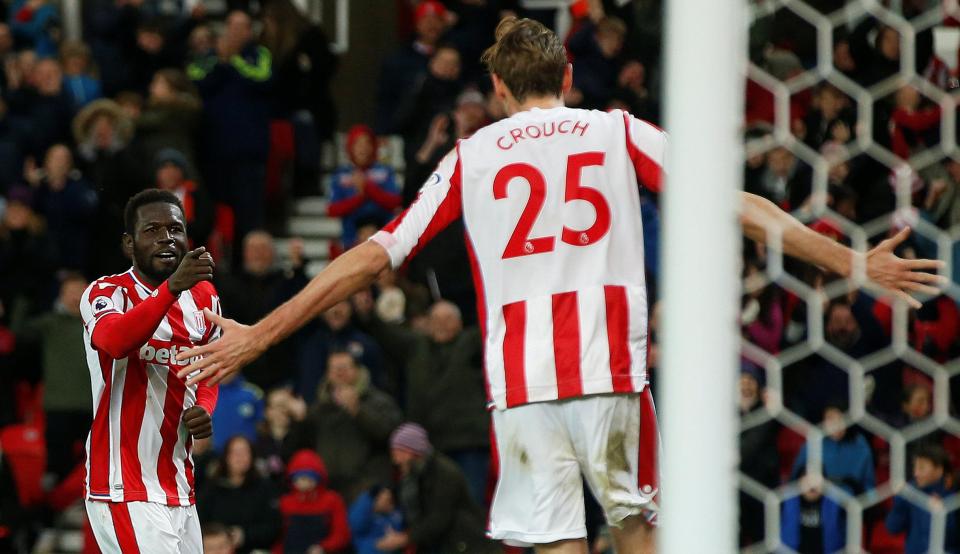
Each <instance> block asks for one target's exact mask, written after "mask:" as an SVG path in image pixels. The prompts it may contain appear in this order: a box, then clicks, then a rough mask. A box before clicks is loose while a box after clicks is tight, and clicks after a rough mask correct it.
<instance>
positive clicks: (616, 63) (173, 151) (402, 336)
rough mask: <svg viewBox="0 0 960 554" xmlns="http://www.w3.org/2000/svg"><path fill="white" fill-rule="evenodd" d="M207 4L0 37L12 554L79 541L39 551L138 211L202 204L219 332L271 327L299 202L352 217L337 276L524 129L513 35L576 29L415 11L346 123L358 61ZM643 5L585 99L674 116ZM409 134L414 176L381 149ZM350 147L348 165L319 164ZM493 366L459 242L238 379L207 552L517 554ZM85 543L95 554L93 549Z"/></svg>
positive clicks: (0, 206)
mask: <svg viewBox="0 0 960 554" xmlns="http://www.w3.org/2000/svg"><path fill="white" fill-rule="evenodd" d="M187 4H188V3H178V2H162V1H157V0H92V1H89V2H83V3H82V37H83V40H67V39H65V38H64V35H65V32H64V27H65V25H64V14H62V13H61V10H60V6H59V5H58V4H57V3H56V2H53V1H50V0H14V1H12V2H7V3H6V4H5V6H6V8H7V10H6V11H5V13H4V14H3V16H2V17H0V21H2V22H0V58H2V59H3V62H4V63H3V71H2V72H0V195H2V196H0V551H4V552H6V551H24V552H25V551H32V548H33V547H34V544H35V543H38V541H39V543H38V544H39V546H38V548H46V549H48V550H50V549H56V548H58V547H54V546H51V543H50V541H49V540H47V541H46V542H45V541H44V539H45V538H46V539H49V538H50V537H49V535H50V530H51V529H57V528H59V527H62V526H64V525H67V526H69V525H68V524H65V523H64V520H65V515H64V514H65V513H66V512H69V511H70V509H71V507H75V506H77V504H78V503H79V502H80V501H81V499H82V496H83V478H84V471H85V468H84V452H83V444H84V441H85V440H86V436H87V434H88V432H89V429H90V422H91V417H92V406H91V393H90V377H89V370H88V368H87V364H86V359H85V353H84V349H83V343H82V340H81V335H82V332H83V324H82V322H81V319H80V314H79V303H80V297H81V295H82V292H83V290H84V289H85V288H86V286H87V285H88V284H89V282H90V281H91V280H92V279H94V278H97V277H98V276H101V275H109V274H114V273H120V272H123V271H125V270H126V269H127V268H128V267H129V265H130V262H129V260H127V259H125V258H124V257H123V254H122V252H121V249H120V236H121V234H122V233H123V232H124V222H123V208H124V205H125V203H126V201H127V199H128V198H129V197H130V196H132V195H133V194H135V193H137V192H139V191H141V190H143V189H146V188H151V187H156V188H160V189H164V190H168V191H171V192H173V193H174V194H176V195H177V197H178V198H180V199H181V200H182V202H183V205H184V210H185V216H186V219H187V224H188V232H189V236H190V239H191V243H192V245H193V246H198V245H205V246H206V247H207V248H208V250H209V251H210V252H212V253H213V255H214V257H215V259H216V261H217V268H218V269H217V273H216V276H215V280H214V284H215V286H216V288H217V290H218V292H219V294H220V298H221V302H222V306H223V313H224V314H225V315H227V316H229V317H231V318H234V319H236V320H238V321H240V322H244V323H252V322H254V321H256V320H257V319H259V318H260V317H262V316H263V315H264V314H266V313H267V312H268V311H270V310H271V309H273V308H274V307H276V306H277V305H279V304H280V303H282V302H283V301H284V300H285V299H287V298H289V297H290V296H291V295H292V294H293V293H295V292H296V291H297V290H299V288H301V287H302V286H303V285H304V284H305V283H306V281H307V275H306V269H307V267H306V266H307V262H308V260H307V257H306V253H305V247H304V242H303V241H302V240H299V239H297V238H296V237H292V240H289V241H288V242H287V243H286V244H288V245H289V247H288V250H289V251H288V252H281V253H278V252H277V251H276V246H275V241H274V239H275V237H279V236H285V235H286V234H287V225H286V224H287V217H288V215H289V213H290V206H291V205H292V203H294V202H295V201H296V199H297V198H299V197H303V196H317V195H322V196H324V197H325V198H326V199H327V200H328V216H329V217H331V218H337V219H339V221H340V223H341V225H340V226H341V229H342V232H341V235H340V237H339V240H337V241H335V244H333V245H332V246H331V248H330V252H329V256H331V257H332V256H336V255H337V254H338V253H340V252H342V251H343V250H344V249H346V248H349V247H351V246H352V245H354V244H356V243H358V242H360V241H363V240H365V239H366V238H367V237H369V236H370V234H371V233H372V232H373V231H374V230H376V229H377V228H378V227H379V226H381V225H383V224H385V223H386V222H387V221H389V220H390V219H392V218H393V217H394V216H395V215H396V214H397V213H399V211H400V210H401V209H402V207H403V206H405V205H408V204H409V203H410V202H411V201H412V200H413V199H414V198H415V196H416V192H417V188H418V187H419V184H420V183H422V182H424V181H425V180H426V178H427V177H429V175H430V173H431V172H432V171H433V167H434V166H435V165H436V164H437V162H438V161H439V160H440V159H441V158H442V157H443V156H444V155H445V154H446V152H448V151H449V150H450V149H451V148H452V147H453V145H454V144H455V142H456V140H457V139H458V138H462V137H465V136H468V135H470V134H471V133H473V132H474V131H476V130H477V129H479V128H480V127H482V126H483V125H485V124H486V123H488V122H490V121H493V120H495V119H498V118H501V117H503V115H504V114H503V111H502V108H501V106H500V105H499V104H498V103H497V102H496V101H493V99H492V94H491V93H490V90H489V89H490V83H489V79H488V78H487V77H486V75H485V74H484V72H483V70H482V68H481V66H480V63H479V56H480V53H481V52H482V51H483V49H484V48H486V47H487V46H488V45H490V44H491V43H492V42H493V29H494V27H495V26H496V24H497V23H498V21H499V20H500V19H501V18H502V17H504V16H506V15H508V14H518V15H521V16H528V17H534V18H537V19H541V20H544V21H546V22H549V23H550V24H553V23H554V22H555V21H558V20H559V19H560V18H558V17H557V15H558V14H557V12H556V10H553V9H529V8H527V7H526V6H524V4H525V3H524V2H521V1H508V0H503V1H494V0H490V1H477V0H462V1H457V0H451V1H446V2H437V1H429V0H423V1H408V0H398V1H397V2H396V11H397V13H398V22H397V25H398V35H399V36H401V37H403V44H402V45H401V46H399V47H398V48H397V49H396V50H395V51H384V52H382V53H381V54H382V64H381V67H380V68H379V69H376V68H374V69H373V70H372V71H370V73H369V75H368V76H367V80H368V81H369V82H370V83H375V84H376V86H371V87H370V89H369V94H370V95H371V96H375V106H376V109H375V110H374V111H372V112H371V114H370V118H369V120H367V121H342V120H341V119H340V118H339V117H338V110H337V109H336V106H335V102H334V99H333V93H332V81H333V80H334V79H336V75H337V72H338V63H339V60H338V56H337V55H335V54H334V53H333V51H332V49H331V44H330V39H329V37H328V36H327V34H326V32H325V31H324V30H323V29H322V28H321V27H320V26H318V25H316V24H314V23H313V22H311V20H310V19H308V18H307V17H306V16H305V15H304V14H302V13H301V12H300V11H299V10H298V9H297V8H296V7H295V5H294V4H293V3H292V2H291V1H290V0H266V1H261V2H244V1H237V2H233V1H229V2H227V3H226V6H221V8H222V9H214V8H213V7H208V6H214V4H213V3H204V2H199V3H194V4H191V5H187ZM640 9H641V7H640V6H639V5H633V4H631V3H629V2H627V3H625V2H616V1H612V2H606V3H603V2H599V1H592V0H591V1H590V2H578V3H576V4H575V5H574V6H572V8H571V12H570V14H569V15H570V16H571V17H572V25H570V28H569V31H568V33H567V43H568V46H569V51H570V55H571V58H572V59H573V61H574V63H575V64H576V67H577V73H576V83H575V88H574V90H572V91H571V93H570V94H569V96H568V98H567V102H568V104H570V105H574V106H582V107H587V108H595V109H608V108H614V107H620V108H627V109H629V110H630V111H631V112H633V113H635V114H637V115H640V116H642V117H646V118H648V119H650V120H653V121H657V120H658V105H657V100H656V94H655V93H654V92H653V90H654V88H655V87H650V89H649V90H648V82H650V80H651V77H652V78H653V79H655V78H656V73H655V68H656V67H658V65H659V51H658V46H656V47H648V46H645V45H648V44H649V45H658V44H659V40H658V39H657V37H656V36H655V34H653V35H651V34H650V33H649V32H644V31H642V30H641V27H640V25H639V24H638V23H637V19H638V17H639V15H640V12H639V10H640ZM643 9H644V10H647V11H649V10H651V9H652V10H653V11H654V13H657V14H658V13H659V8H658V7H653V8H650V7H645V8H643ZM562 15H568V14H565V13H564V14H562ZM657 17H659V16H657ZM647 68H650V69H649V70H648V69H647ZM651 72H652V73H651ZM365 93H366V92H365ZM338 136H343V137H345V140H342V141H337V140H336V139H337V138H338ZM391 136H399V137H401V138H402V144H403V145H404V146H403V149H402V153H401V154H402V159H403V163H402V165H397V166H395V165H394V164H392V163H391V160H390V159H387V158H386V157H385V156H383V153H382V152H383V148H382V145H383V144H384V143H385V141H386V138H387V137H391ZM341 142H342V144H343V148H344V152H342V153H339V155H337V156H334V157H335V158H337V159H342V160H343V163H342V164H340V165H337V166H333V167H329V166H325V165H324V163H323V162H322V160H323V159H325V158H324V156H323V155H322V154H323V149H325V148H326V149H330V148H336V145H338V144H340V143H341ZM645 209H649V210H650V212H651V214H655V210H656V208H655V202H654V199H652V198H651V199H650V202H649V205H648V206H647V207H646V208H645ZM481 360H482V358H481V339H480V331H479V329H478V325H477V321H476V310H475V300H474V297H473V288H472V278H471V274H470V270H469V266H468V261H467V257H466V253H465V252H464V247H463V244H462V227H461V226H457V225H454V226H452V228H451V229H448V230H447V231H445V232H444V235H443V236H442V237H438V240H435V241H434V243H433V244H432V245H431V246H430V248H428V249H426V250H425V251H424V252H423V253H422V254H421V255H420V256H419V257H418V258H417V259H416V260H415V261H414V262H413V263H412V264H411V265H410V266H409V267H408V268H407V269H406V271H405V272H403V273H402V274H393V273H391V274H386V275H383V276H382V277H381V278H380V280H379V281H378V282H377V283H376V285H375V286H374V287H372V288H371V289H370V290H369V291H366V292H364V293H361V294H358V295H357V296H355V297H354V298H353V299H352V301H350V302H344V303H342V304H340V305H338V306H335V307H334V308H333V309H331V310H330V311H328V312H327V313H325V314H324V315H323V317H322V318H321V319H320V320H318V321H316V322H315V323H314V324H313V325H312V326H311V327H309V328H308V329H306V330H304V331H303V332H301V333H298V334H297V335H295V336H293V337H291V338H290V339H288V340H287V341H285V342H284V343H283V344H281V345H278V346H277V347H275V348H274V349H272V350H271V351H270V352H268V353H267V354H266V355H265V356H263V357H262V358H261V359H260V360H259V361H258V362H257V363H255V364H254V365H252V366H251V367H249V368H248V369H247V370H246V371H245V372H244V374H243V376H242V377H237V378H235V379H233V380H232V381H229V382H225V383H223V384H222V385H221V388H220V393H219V402H218V405H217V408H216V410H215V412H214V414H213V420H214V428H215V432H214V436H213V437H212V439H210V440H205V441H199V442H198V443H197V444H196V445H195V447H194V450H193V456H194V462H195V468H196V470H195V475H196V481H197V507H198V511H199V514H200V518H201V521H202V522H203V526H204V544H205V549H206V550H207V551H208V552H231V551H236V552H251V551H264V552H265V551H275V552H291V553H293V552H310V553H316V552H328V553H329V552H351V551H355V552H359V553H368V552H369V553H373V552H404V551H410V552H412V551H414V550H415V551H417V552H438V553H447V552H484V551H497V550H498V547H496V546H494V545H492V544H490V543H489V542H488V541H487V540H486V539H485V537H484V531H485V525H486V506H488V504H489V499H490V496H491V494H492V487H493V484H494V482H495V475H496V468H495V467H492V464H491V459H495V458H492V457H491V452H490V420H489V414H488V413H487V408H486V397H485V387H484V379H483V374H482V367H481ZM598 513H599V512H598ZM600 527H601V525H599V524H597V525H595V528H596V529H595V531H596V532H597V533H599V532H600V531H601V529H600ZM45 530H46V531H45ZM54 534H55V533H54ZM45 535H46V537H45ZM600 540H601V541H602V540H603V539H602V538H601V539H600ZM54 542H56V541H54ZM83 549H84V551H87V552H95V551H96V546H95V544H94V543H93V540H92V536H91V535H90V534H89V532H87V533H86V540H85V544H84V545H83ZM218 549H219V550H218Z"/></svg>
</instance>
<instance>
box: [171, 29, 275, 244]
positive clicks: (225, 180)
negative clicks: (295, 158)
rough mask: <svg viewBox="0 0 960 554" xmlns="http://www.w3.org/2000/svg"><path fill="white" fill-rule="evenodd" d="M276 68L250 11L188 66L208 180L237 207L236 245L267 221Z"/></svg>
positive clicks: (221, 198) (216, 194)
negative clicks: (199, 108)
mask: <svg viewBox="0 0 960 554" xmlns="http://www.w3.org/2000/svg"><path fill="white" fill-rule="evenodd" d="M272 73H273V62H272V57H271V55H270V51H269V50H267V49H266V48H264V47H263V46H259V45H257V43H256V42H255V41H254V37H253V22H252V21H251V19H250V16H249V15H247V14H245V13H243V12H239V11H234V12H231V13H230V14H229V15H228V16H227V21H226V28H225V29H224V32H223V36H221V37H220V38H219V39H218V41H217V48H216V52H215V53H211V54H209V55H208V56H206V57H205V58H200V59H198V60H196V61H194V62H193V63H192V64H190V67H189V68H188V69H187V75H188V76H189V77H190V79H192V80H193V81H194V82H195V83H196V85H197V88H198V89H199V91H200V96H201V98H203V107H204V109H203V121H202V125H201V136H202V143H201V145H202V151H203V159H204V160H205V164H206V167H205V168H204V169H203V176H204V181H205V182H206V183H207V185H208V186H209V187H210V191H211V192H212V193H213V196H214V198H215V199H217V200H218V201H221V202H224V203H226V204H228V205H229V206H230V207H231V208H232V209H233V215H234V221H235V222H236V229H235V236H236V244H239V242H240V241H241V240H242V239H243V237H244V236H246V234H247V233H248V232H250V231H252V230H253V229H256V228H258V227H260V225H261V222H262V221H263V200H264V186H265V179H266V162H267V153H268V151H269V140H270V136H269V118H270V109H271V102H270V96H269V95H268V93H269V92H270V90H271V77H272ZM238 114H243V116H242V117H239V116H238ZM234 254H235V256H234V257H235V258H236V257H237V256H236V252H235V253H234Z"/></svg>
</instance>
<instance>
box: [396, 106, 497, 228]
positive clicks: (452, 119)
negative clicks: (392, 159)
mask: <svg viewBox="0 0 960 554" xmlns="http://www.w3.org/2000/svg"><path fill="white" fill-rule="evenodd" d="M485 104H486V100H485V99H484V97H483V95H482V94H480V92H478V91H476V90H474V89H468V90H465V91H463V92H462V93H461V94H460V95H459V96H458V97H457V102H456V108H454V110H453V111H452V112H451V113H442V114H439V115H437V116H434V118H433V120H432V121H431V122H430V127H429V130H428V131H427V136H426V139H424V141H423V143H421V145H420V147H419V148H418V149H417V150H416V154H414V156H413V159H411V160H410V161H409V163H408V164H407V172H406V176H405V178H404V185H403V205H404V206H409V205H410V204H411V203H412V202H413V201H414V200H416V198H417V193H418V192H419V191H420V187H422V186H423V184H424V183H425V182H426V181H427V179H428V178H429V177H430V175H431V174H432V173H433V170H434V168H436V167H437V164H438V163H440V160H441V159H443V157H444V156H446V155H447V154H448V153H449V152H450V151H451V150H453V147H454V146H455V145H456V143H457V141H458V140H460V139H463V138H467V137H469V136H470V135H472V134H473V133H475V132H477V131H479V130H480V128H482V127H483V126H484V125H486V124H487V123H488V122H489V118H488V117H487V112H486V109H485ZM461 234H462V233H461Z"/></svg>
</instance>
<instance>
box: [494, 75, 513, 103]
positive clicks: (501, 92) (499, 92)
mask: <svg viewBox="0 0 960 554" xmlns="http://www.w3.org/2000/svg"><path fill="white" fill-rule="evenodd" d="M490 79H491V80H492V81H493V93H494V94H495V95H496V96H497V98H499V99H500V100H506V99H507V95H508V94H509V90H508V89H507V85H505V84H504V82H503V80H502V79H501V78H500V77H499V76H498V75H497V74H496V73H491V74H490Z"/></svg>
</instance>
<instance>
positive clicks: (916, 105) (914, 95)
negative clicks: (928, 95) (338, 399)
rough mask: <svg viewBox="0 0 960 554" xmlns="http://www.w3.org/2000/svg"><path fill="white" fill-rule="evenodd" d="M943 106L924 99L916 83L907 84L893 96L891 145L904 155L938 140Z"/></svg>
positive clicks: (894, 150)
mask: <svg viewBox="0 0 960 554" xmlns="http://www.w3.org/2000/svg"><path fill="white" fill-rule="evenodd" d="M939 130H940V106H939V105H938V104H930V103H929V102H925V101H924V99H923V97H922V96H921V95H920V91H919V90H917V89H916V87H914V86H913V85H904V86H902V87H900V89H899V90H897V92H896V95H895V96H894V109H893V114H892V115H891V116H890V149H891V150H893V153H894V154H896V155H898V156H900V157H901V158H903V159H905V160H906V159H909V158H910V156H912V155H913V154H914V153H916V152H919V151H920V150H922V149H923V148H928V147H930V146H933V145H935V144H936V143H938V142H939V140H940V137H939Z"/></svg>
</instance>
